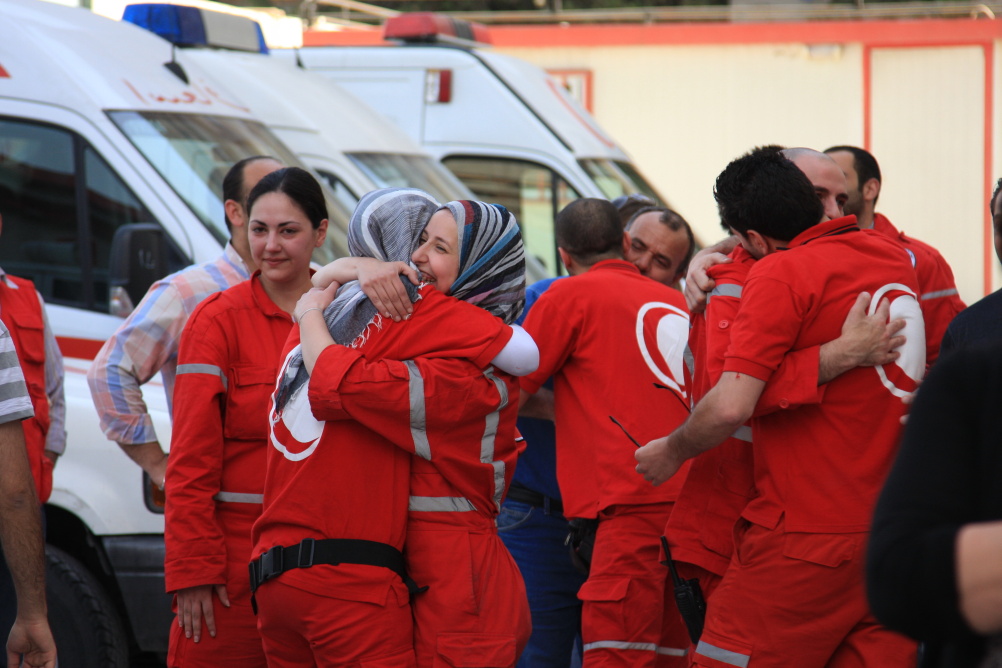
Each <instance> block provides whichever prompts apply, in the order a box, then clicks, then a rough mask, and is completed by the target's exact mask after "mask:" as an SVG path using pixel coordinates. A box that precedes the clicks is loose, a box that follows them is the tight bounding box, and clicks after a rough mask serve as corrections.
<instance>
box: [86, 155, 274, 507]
mask: <svg viewBox="0 0 1002 668" xmlns="http://www.w3.org/2000/svg"><path fill="white" fill-rule="evenodd" d="M282 167H283V165H282V163H280V162H279V161H277V160H276V159H274V158H270V157H267V156H254V157H251V158H245V159H244V160H241V161H240V162H238V163H236V164H235V165H234V166H233V167H232V168H231V169H230V171H229V172H227V174H226V176H225V177H224V178H223V198H224V210H225V212H226V226H227V227H228V228H229V230H230V234H231V239H230V242H229V243H228V244H226V249H225V250H224V251H223V254H222V255H221V256H219V258H217V259H215V260H213V261H211V262H206V263H205V264H200V265H195V266H191V267H187V268H186V269H182V270H181V271H178V272H175V273H173V274H171V275H170V276H168V277H166V278H164V279H162V280H159V281H157V282H156V283H154V284H153V285H152V286H151V287H150V289H149V292H147V293H146V296H145V297H143V300H142V301H141V302H139V306H137V307H136V310H135V311H133V312H132V313H131V314H130V315H129V317H128V318H126V320H125V322H123V323H122V325H121V326H120V327H119V328H118V331H116V332H115V334H114V335H113V336H112V337H111V338H110V339H108V341H107V342H106V343H105V344H104V347H102V348H101V351H100V352H99V353H98V354H97V357H95V358H94V363H93V364H91V367H90V370H89V371H88V372H87V382H88V383H89V384H90V391H91V397H92V398H93V400H94V406H95V407H96V408H97V412H98V415H99V416H100V417H101V428H102V429H103V430H104V433H105V435H106V436H107V437H108V438H109V439H111V440H113V441H116V442H117V443H118V444H119V446H121V448H122V450H124V451H125V453H126V454H127V455H129V457H130V458H131V459H132V460H133V461H134V462H136V463H137V464H139V466H141V467H142V468H143V470H144V471H146V473H147V474H148V475H149V476H150V480H152V481H153V482H154V483H156V484H157V485H159V486H160V487H161V488H163V481H164V476H165V474H166V472H167V455H166V454H164V451H163V448H162V447H161V446H160V442H159V441H158V439H157V435H156V432H155V431H154V429H153V419H152V418H151V417H150V415H149V413H147V411H146V404H145V403H144V402H143V395H142V390H141V389H140V386H141V385H143V384H144V383H146V382H147V381H149V380H150V379H151V378H153V376H155V375H156V374H157V372H158V371H159V372H160V374H161V377H162V378H163V383H164V391H165V392H166V393H167V404H168V407H170V405H171V398H172V396H173V393H174V378H175V376H176V375H177V349H178V345H179V343H180V341H181V330H182V329H184V325H185V323H186V322H188V316H190V315H191V313H192V311H194V310H195V307H196V306H198V305H199V304H200V303H201V302H202V300H203V299H205V298H206V297H208V296H209V295H211V294H213V293H216V292H219V291H221V290H225V289H226V288H228V287H230V286H233V285H236V284H237V283H240V282H241V281H245V280H247V279H248V278H249V277H250V273H251V271H252V270H253V269H254V268H255V267H254V263H253V260H252V259H251V254H250V245H249V243H248V240H247V211H246V210H245V208H244V203H245V202H246V200H247V195H248V193H250V191H251V189H252V188H253V187H254V186H255V185H257V182H258V181H260V180H261V178H262V177H263V176H265V175H266V174H270V173H271V172H273V171H275V170H276V169H281V168H282Z"/></svg>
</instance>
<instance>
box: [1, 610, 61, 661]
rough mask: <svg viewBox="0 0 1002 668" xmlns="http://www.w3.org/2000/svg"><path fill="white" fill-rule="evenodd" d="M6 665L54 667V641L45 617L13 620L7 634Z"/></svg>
mask: <svg viewBox="0 0 1002 668" xmlns="http://www.w3.org/2000/svg"><path fill="white" fill-rule="evenodd" d="M22 661H23V663H22ZM7 665H8V666H11V667H12V668H14V667H15V666H32V667H33V668H55V665H56V642H55V640H53V638H52V630H51V629H50V628H49V622H48V620H46V619H45V617H40V618H38V619H23V618H22V617H20V616H19V617H18V618H17V619H15V620H14V626H13V627H11V629H10V635H9V636H7Z"/></svg>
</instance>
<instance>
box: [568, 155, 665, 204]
mask: <svg viewBox="0 0 1002 668" xmlns="http://www.w3.org/2000/svg"><path fill="white" fill-rule="evenodd" d="M578 162H579V163H580V164H581V168H582V169H584V170H585V171H586V172H587V173H588V176H590V177H591V178H592V180H593V181H594V182H595V185H597V186H598V188H599V190H601V191H602V194H603V195H605V196H606V197H607V198H608V199H610V200H612V199H616V198H617V197H620V196H622V195H633V194H635V193H639V194H641V195H646V196H647V197H650V198H651V199H653V200H655V201H657V202H663V201H664V200H663V199H662V198H661V196H660V195H658V193H657V191H656V190H654V188H653V187H652V186H651V185H650V184H649V183H647V181H646V180H645V179H644V177H643V176H641V175H640V172H638V171H637V168H636V167H634V166H633V165H631V164H630V163H628V162H622V161H619V162H617V161H614V160H597V159H586V160H579V161H578Z"/></svg>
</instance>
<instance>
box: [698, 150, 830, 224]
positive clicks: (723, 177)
mask: <svg viewBox="0 0 1002 668" xmlns="http://www.w3.org/2000/svg"><path fill="white" fill-rule="evenodd" d="M713 198H714V199H715V200H716V201H717V210H718V211H719V213H720V222H721V223H723V224H724V225H725V226H726V227H727V228H729V229H732V230H734V231H735V232H738V233H740V234H741V235H742V236H746V235H747V234H748V231H749V230H755V231H756V232H758V233H759V234H761V235H763V236H766V237H770V238H772V239H776V240H777V241H782V242H787V241H790V240H791V239H793V238H794V237H796V236H797V235H798V234H800V233H801V232H803V231H804V230H806V229H808V228H810V227H813V226H814V225H817V224H818V223H819V222H820V221H821V218H822V217H823V216H824V205H822V204H821V200H820V199H818V196H817V194H816V193H815V192H814V186H813V185H812V184H811V182H810V180H808V178H807V176H806V175H805V174H804V173H803V172H802V171H800V169H798V168H797V166H796V165H794V164H793V163H792V162H790V161H789V160H787V159H786V158H785V157H783V156H782V155H780V154H779V153H777V152H776V151H773V150H771V149H753V150H752V151H750V152H749V153H746V154H745V155H743V156H741V157H740V158H738V159H736V160H734V161H732V162H731V163H730V164H729V165H727V167H726V168H725V169H724V171H722V172H721V173H720V175H719V176H717V182H716V185H715V186H714V188H713Z"/></svg>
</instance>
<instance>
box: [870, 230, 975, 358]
mask: <svg viewBox="0 0 1002 668" xmlns="http://www.w3.org/2000/svg"><path fill="white" fill-rule="evenodd" d="M873 229H874V230H876V231H877V232H880V233H881V234H883V235H885V236H887V237H889V238H891V239H893V240H894V241H895V242H897V243H898V244H899V245H900V246H901V247H902V248H904V249H905V251H907V253H908V255H909V256H910V257H911V260H912V266H913V267H914V268H915V274H916V276H917V277H918V286H919V304H920V305H921V306H922V316H923V317H924V318H925V344H926V363H927V364H932V363H933V362H935V361H936V358H937V357H939V344H940V342H941V341H942V340H943V334H945V333H946V328H947V327H948V326H949V324H950V321H951V320H953V318H954V316H955V315H957V314H958V313H960V312H961V311H963V310H964V302H963V300H962V299H961V298H960V295H959V294H958V293H957V283H956V281H955V280H954V278H953V271H951V270H950V265H949V264H947V262H946V260H945V259H944V258H943V256H942V255H940V253H939V251H938V250H936V249H935V248H933V247H932V246H930V245H929V244H927V243H924V242H921V241H919V240H918V239H912V238H911V237H909V236H906V235H905V233H904V232H899V231H898V230H897V228H896V227H894V225H892V224H891V221H889V220H887V217H886V216H884V215H883V214H880V213H877V214H874V216H873Z"/></svg>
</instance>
